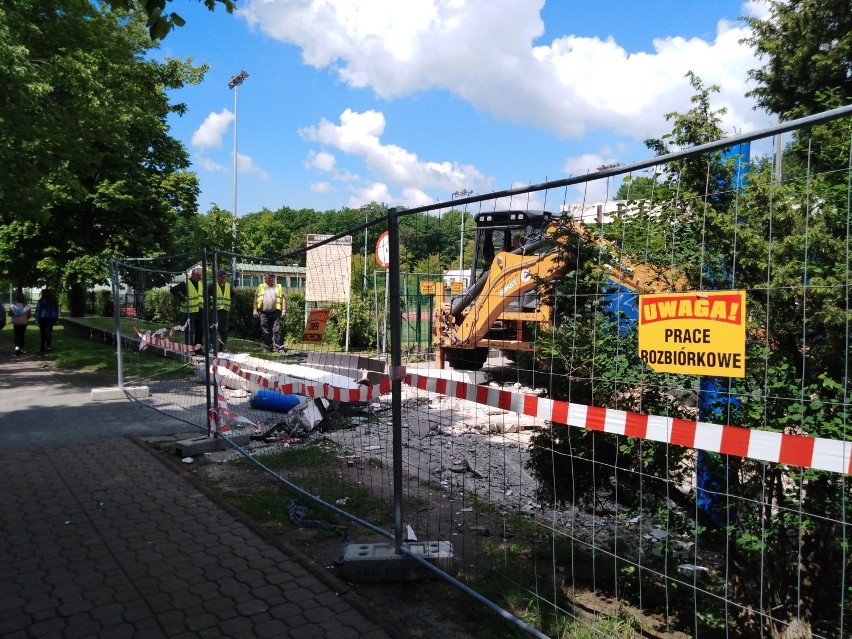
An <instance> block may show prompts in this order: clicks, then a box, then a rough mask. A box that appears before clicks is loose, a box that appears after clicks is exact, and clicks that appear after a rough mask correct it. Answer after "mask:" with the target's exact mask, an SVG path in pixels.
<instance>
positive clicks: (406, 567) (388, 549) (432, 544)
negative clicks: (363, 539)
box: [340, 541, 453, 581]
mask: <svg viewBox="0 0 852 639" xmlns="http://www.w3.org/2000/svg"><path fill="white" fill-rule="evenodd" d="M405 546H406V548H407V549H408V550H409V551H410V552H411V553H413V554H415V555H417V556H418V557H420V558H421V559H424V560H426V561H427V562H429V563H430V564H432V565H433V566H436V567H438V568H440V569H441V570H443V571H444V572H449V571H450V569H451V568H452V561H453V545H452V544H451V543H450V542H448V541H415V542H407V543H406V544H405ZM340 568H341V572H342V573H343V575H344V577H345V578H346V579H351V580H352V581H419V580H424V579H436V578H437V577H438V575H437V574H435V573H434V572H433V571H431V570H429V569H428V568H426V567H425V566H422V565H421V564H420V563H419V562H417V561H415V560H414V559H412V558H411V557H409V556H407V555H403V554H398V553H397V552H396V549H395V548H394V545H393V544H392V543H381V544H348V545H347V546H346V548H345V550H344V552H343V564H341V566H340Z"/></svg>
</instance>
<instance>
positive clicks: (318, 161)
mask: <svg viewBox="0 0 852 639" xmlns="http://www.w3.org/2000/svg"><path fill="white" fill-rule="evenodd" d="M336 164H337V158H335V157H334V156H333V155H332V154H331V153H326V152H325V151H320V152H319V153H317V152H316V151H311V152H309V153H308V159H307V160H305V162H304V166H305V168H308V169H316V170H317V171H320V172H322V173H331V172H333V171H334V168H335V166H336Z"/></svg>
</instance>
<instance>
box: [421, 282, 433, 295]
mask: <svg viewBox="0 0 852 639" xmlns="http://www.w3.org/2000/svg"><path fill="white" fill-rule="evenodd" d="M420 294H421V295H434V294H435V282H422V281H421V282H420Z"/></svg>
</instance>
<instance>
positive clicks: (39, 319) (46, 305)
mask: <svg viewBox="0 0 852 639" xmlns="http://www.w3.org/2000/svg"><path fill="white" fill-rule="evenodd" d="M58 319H59V301H58V300H57V299H56V294H55V293H54V292H53V291H52V290H50V289H49V288H46V289H44V290H43V291H42V292H41V297H40V298H39V300H38V302H37V303H36V308H35V323H36V326H38V330H39V335H40V337H41V348H40V349H39V352H40V353H49V352H50V351H52V350H53V327H54V326H55V325H56V322H57V320H58Z"/></svg>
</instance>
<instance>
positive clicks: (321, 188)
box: [311, 182, 337, 193]
mask: <svg viewBox="0 0 852 639" xmlns="http://www.w3.org/2000/svg"><path fill="white" fill-rule="evenodd" d="M336 190H337V189H335V188H334V186H333V185H332V184H331V182H311V191H312V192H314V193H334V192H335V191H336Z"/></svg>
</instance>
